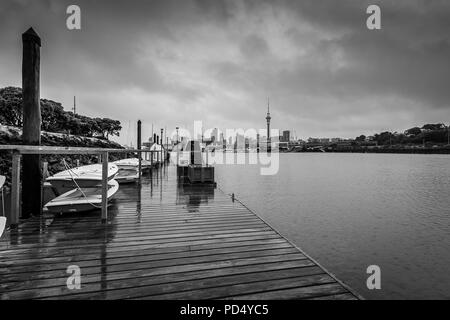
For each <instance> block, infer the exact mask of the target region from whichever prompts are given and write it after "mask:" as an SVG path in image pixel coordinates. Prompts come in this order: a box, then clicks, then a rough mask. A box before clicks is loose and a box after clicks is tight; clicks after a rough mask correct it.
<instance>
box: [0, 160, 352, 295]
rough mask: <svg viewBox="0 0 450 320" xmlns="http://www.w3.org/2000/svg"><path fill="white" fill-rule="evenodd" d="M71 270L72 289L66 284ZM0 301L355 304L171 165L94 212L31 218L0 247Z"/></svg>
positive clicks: (289, 248) (237, 207)
mask: <svg viewBox="0 0 450 320" xmlns="http://www.w3.org/2000/svg"><path fill="white" fill-rule="evenodd" d="M71 265H77V266H79V267H80V269H81V289H79V290H76V289H74V290H69V289H68V288H67V285H66V281H67V278H68V277H69V276H70V274H68V273H67V268H68V266H71ZM0 298H1V299H24V298H27V299H29V298H32V299H356V298H357V296H355V295H354V294H353V293H351V292H350V291H349V289H347V288H346V287H345V286H343V285H342V284H341V283H340V282H338V281H337V280H336V279H335V278H334V277H332V276H331V275H330V274H329V273H327V272H326V271H324V269H323V268H321V267H320V266H318V265H317V264H316V263H315V262H314V261H312V260H311V259H310V258H309V257H307V256H306V255H305V254H304V253H303V252H301V251H300V250H299V249H298V248H296V247H295V246H293V245H292V244H291V243H290V242H288V241H287V240H286V239H285V238H283V237H282V236H281V235H280V234H278V233H277V232H276V231H274V230H273V229H272V228H271V227H270V226H269V225H267V224H266V223H265V222H264V221H262V220H261V219H260V218H259V217H258V216H256V215H255V214H254V213H253V212H251V211H250V210H248V209H247V208H246V207H244V206H243V205H242V204H240V203H239V202H232V201H231V198H230V197H229V196H228V195H226V194H225V193H223V192H222V191H221V190H220V189H214V188H203V187H188V186H183V185H179V184H178V183H177V180H176V173H175V167H171V166H168V167H165V168H164V169H161V170H158V171H156V172H155V173H154V174H153V178H149V177H145V178H144V179H143V181H142V185H141V187H138V185H137V184H131V185H121V187H120V190H119V192H118V194H117V196H116V199H115V201H114V203H113V205H112V206H111V207H110V210H109V216H108V223H107V224H102V223H101V221H100V213H99V211H97V212H95V211H94V212H91V213H88V214H82V215H80V214H78V215H73V214H72V215H65V216H57V217H52V216H49V217H46V218H45V219H38V218H34V219H32V220H30V221H27V222H26V223H23V224H21V225H20V227H19V228H18V230H16V231H11V232H8V233H7V234H6V235H4V236H3V238H2V239H1V242H0Z"/></svg>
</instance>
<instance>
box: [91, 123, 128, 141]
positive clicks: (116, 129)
mask: <svg viewBox="0 0 450 320" xmlns="http://www.w3.org/2000/svg"><path fill="white" fill-rule="evenodd" d="M95 121H96V122H97V126H98V127H99V129H100V134H101V135H102V137H103V138H105V139H109V136H110V135H115V136H119V134H120V130H121V129H122V126H121V125H120V121H117V120H112V119H109V118H103V119H101V118H95Z"/></svg>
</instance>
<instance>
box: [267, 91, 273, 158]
mask: <svg viewBox="0 0 450 320" xmlns="http://www.w3.org/2000/svg"><path fill="white" fill-rule="evenodd" d="M270 119H272V117H271V116H270V106H269V98H267V115H266V121H267V151H268V152H270V149H271V148H270V142H271V141H270V140H271V138H270Z"/></svg>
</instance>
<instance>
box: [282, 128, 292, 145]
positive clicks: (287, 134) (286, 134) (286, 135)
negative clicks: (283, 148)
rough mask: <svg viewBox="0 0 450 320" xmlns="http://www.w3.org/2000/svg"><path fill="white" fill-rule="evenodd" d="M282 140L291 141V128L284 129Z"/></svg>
mask: <svg viewBox="0 0 450 320" xmlns="http://www.w3.org/2000/svg"><path fill="white" fill-rule="evenodd" d="M280 141H281V142H289V141H291V132H290V131H289V130H285V131H283V135H282V138H281V139H280Z"/></svg>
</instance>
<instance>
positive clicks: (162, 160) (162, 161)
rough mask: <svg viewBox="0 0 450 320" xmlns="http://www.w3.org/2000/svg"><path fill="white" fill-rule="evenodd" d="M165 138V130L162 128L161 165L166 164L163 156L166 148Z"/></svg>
mask: <svg viewBox="0 0 450 320" xmlns="http://www.w3.org/2000/svg"><path fill="white" fill-rule="evenodd" d="M163 138H164V129H162V128H161V139H160V140H159V141H160V144H161V164H164V156H163V152H164V151H163V148H164V142H163Z"/></svg>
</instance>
